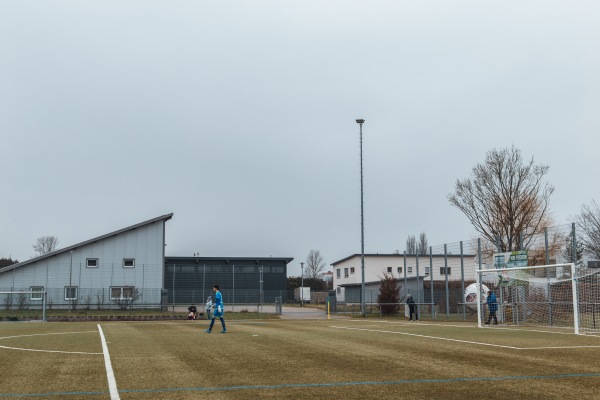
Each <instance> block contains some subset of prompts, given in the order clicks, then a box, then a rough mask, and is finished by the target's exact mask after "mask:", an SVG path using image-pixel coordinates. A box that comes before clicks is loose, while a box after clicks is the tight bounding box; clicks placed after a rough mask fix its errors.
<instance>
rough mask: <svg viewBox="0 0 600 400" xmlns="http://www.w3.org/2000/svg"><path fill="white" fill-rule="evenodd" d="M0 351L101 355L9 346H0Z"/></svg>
mask: <svg viewBox="0 0 600 400" xmlns="http://www.w3.org/2000/svg"><path fill="white" fill-rule="evenodd" d="M0 348H2V349H8V350H21V351H39V352H41V353H61V354H86V355H98V354H102V353H87V352H84V351H61V350H38V349H24V348H22V347H9V346H0Z"/></svg>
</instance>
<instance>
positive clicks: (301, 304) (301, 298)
mask: <svg viewBox="0 0 600 400" xmlns="http://www.w3.org/2000/svg"><path fill="white" fill-rule="evenodd" d="M300 268H302V277H301V281H302V283H301V284H300V306H301V307H304V263H303V262H301V263H300Z"/></svg>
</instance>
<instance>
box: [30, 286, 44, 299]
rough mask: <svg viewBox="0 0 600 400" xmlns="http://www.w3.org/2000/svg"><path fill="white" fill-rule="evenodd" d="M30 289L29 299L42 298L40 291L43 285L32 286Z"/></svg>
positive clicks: (42, 289)
mask: <svg viewBox="0 0 600 400" xmlns="http://www.w3.org/2000/svg"><path fill="white" fill-rule="evenodd" d="M30 290H31V296H30V299H31V300H32V301H41V300H42V294H43V293H42V292H43V291H44V287H43V286H32V287H31V288H30Z"/></svg>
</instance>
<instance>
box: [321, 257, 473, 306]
mask: <svg viewBox="0 0 600 400" xmlns="http://www.w3.org/2000/svg"><path fill="white" fill-rule="evenodd" d="M331 266H332V267H333V287H334V289H335V290H336V295H337V300H338V301H341V302H343V301H347V302H352V303H355V302H360V290H361V286H362V262H361V255H360V254H353V255H351V256H348V257H346V258H343V259H341V260H339V261H336V262H334V263H332V264H331ZM477 269H478V261H477V257H475V256H474V255H472V254H471V255H462V256H461V255H456V254H447V255H444V254H441V255H440V254H435V255H432V256H429V255H419V256H417V255H415V254H410V255H409V254H407V255H406V256H405V255H404V254H365V279H364V282H365V301H366V302H367V303H372V302H376V299H377V295H378V293H379V284H380V281H381V278H383V276H384V274H388V275H392V276H393V277H395V278H397V279H399V280H400V286H401V294H406V293H411V294H413V295H414V293H415V291H418V290H422V286H423V281H424V280H427V281H446V279H447V280H448V281H460V280H462V279H464V280H466V281H469V280H473V281H474V280H475V274H476V272H475V271H476V270H477ZM432 271H433V274H432ZM420 297H421V296H420Z"/></svg>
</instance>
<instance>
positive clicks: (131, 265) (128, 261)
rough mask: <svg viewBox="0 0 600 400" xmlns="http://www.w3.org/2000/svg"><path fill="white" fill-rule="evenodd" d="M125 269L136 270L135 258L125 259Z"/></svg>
mask: <svg viewBox="0 0 600 400" xmlns="http://www.w3.org/2000/svg"><path fill="white" fill-rule="evenodd" d="M123 268H135V258H124V259H123Z"/></svg>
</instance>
